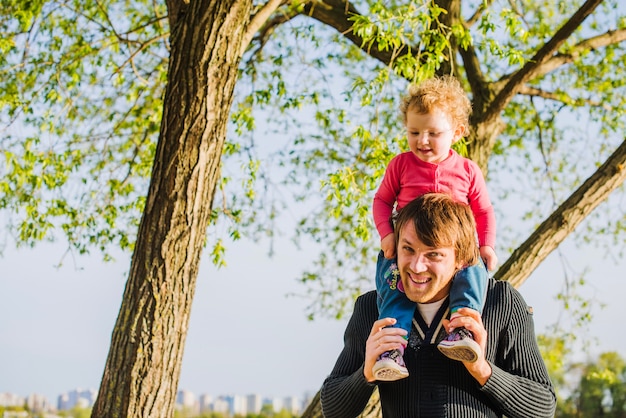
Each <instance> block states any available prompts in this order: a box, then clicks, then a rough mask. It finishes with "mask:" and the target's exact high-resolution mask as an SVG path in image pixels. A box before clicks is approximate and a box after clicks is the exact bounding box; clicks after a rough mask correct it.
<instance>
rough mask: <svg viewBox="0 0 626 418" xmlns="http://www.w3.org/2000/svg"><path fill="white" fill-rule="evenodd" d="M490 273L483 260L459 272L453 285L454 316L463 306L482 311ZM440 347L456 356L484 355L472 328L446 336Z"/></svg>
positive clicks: (471, 358) (466, 358)
mask: <svg viewBox="0 0 626 418" xmlns="http://www.w3.org/2000/svg"><path fill="white" fill-rule="evenodd" d="M487 278H488V273H487V269H486V268H485V266H484V264H483V263H482V262H479V263H477V264H475V265H473V266H469V267H466V268H464V269H462V270H460V271H459V272H457V273H456V275H455V276H454V279H453V280H452V287H451V288H450V318H451V319H452V318H455V317H456V316H458V315H459V314H458V313H457V311H458V310H459V309H461V308H471V309H473V310H475V311H478V312H479V313H481V314H482V311H483V306H484V304H485V297H486V294H487ZM438 348H439V350H440V351H441V352H442V353H443V354H445V355H446V356H448V357H450V358H451V359H453V360H460V361H469V362H474V361H476V360H477V359H478V356H479V355H481V350H480V346H479V345H478V344H477V343H476V342H475V341H474V337H473V335H472V334H471V332H469V331H467V330H466V329H465V328H457V329H455V330H454V331H452V332H451V333H450V334H448V336H447V337H446V338H445V339H444V340H442V341H441V342H440V343H439V345H438Z"/></svg>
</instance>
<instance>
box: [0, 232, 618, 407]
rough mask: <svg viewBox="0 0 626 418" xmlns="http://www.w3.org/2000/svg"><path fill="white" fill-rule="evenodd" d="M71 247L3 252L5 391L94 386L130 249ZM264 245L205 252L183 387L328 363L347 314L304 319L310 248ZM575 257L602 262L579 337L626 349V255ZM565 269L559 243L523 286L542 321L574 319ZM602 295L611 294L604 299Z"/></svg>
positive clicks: (295, 381) (300, 384)
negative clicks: (101, 256) (303, 278)
mask: <svg viewBox="0 0 626 418" xmlns="http://www.w3.org/2000/svg"><path fill="white" fill-rule="evenodd" d="M566 247H567V244H566ZM63 252H64V248H63V247H62V246H60V245H53V244H42V245H40V246H39V247H37V248H35V249H34V250H32V249H20V250H15V249H11V248H7V249H5V252H4V256H3V257H2V258H0V272H2V273H1V276H0V295H2V303H1V304H0V318H2V319H1V320H0V335H2V344H0V392H12V393H16V394H19V395H22V396H26V395H28V394H29V393H35V392H36V393H41V394H44V395H46V396H48V397H49V398H50V400H52V401H54V402H56V396H57V395H59V394H60V393H62V392H66V391H69V390H72V389H75V388H83V389H86V388H94V389H97V387H98V384H99V381H100V377H101V374H102V369H103V367H104V363H105V359H106V355H107V352H108V347H109V339H110V335H111V330H112V327H113V324H114V322H115V319H116V317H117V312H118V309H119V305H120V301H121V297H122V291H123V286H124V281H125V279H126V272H127V270H128V266H129V259H130V257H129V256H128V255H118V257H117V261H116V262H114V263H108V264H103V263H101V262H99V261H98V260H97V257H95V256H94V257H82V258H78V259H76V260H75V261H72V260H71V259H66V260H65V263H64V266H63V267H61V268H60V269H56V268H54V265H55V264H56V263H57V262H58V260H59V259H60V258H61V256H62V255H63ZM266 254H267V246H266V245H263V244H254V243H252V242H249V241H240V242H237V243H235V244H230V246H229V251H228V253H227V263H228V265H227V267H226V268H222V269H220V270H216V269H215V267H213V266H212V265H211V264H210V263H209V262H208V258H207V259H206V260H205V261H204V262H203V263H202V266H201V269H200V273H199V277H198V287H197V292H196V296H195V299H194V305H193V310H192V316H191V322H190V329H189V334H188V338H187V343H186V349H185V357H184V360H183V368H182V374H181V380H180V385H179V388H180V389H186V390H190V391H193V392H194V393H195V394H196V395H200V394H202V393H208V394H212V395H214V396H217V395H224V394H249V393H258V394H261V395H263V396H278V397H283V396H302V395H303V394H304V392H306V391H312V392H315V391H317V390H318V389H319V386H320V385H321V383H322V381H323V379H324V377H325V376H326V375H327V374H328V373H329V372H330V370H331V368H332V366H333V364H334V361H335V359H336V357H337V355H338V354H339V351H340V349H341V347H342V336H343V330H344V327H345V322H346V320H343V321H334V320H330V319H318V320H316V321H314V322H310V321H307V320H306V316H305V312H304V307H305V306H306V304H307V301H306V300H302V299H298V298H294V297H289V298H287V297H286V294H287V293H290V292H298V291H302V290H303V289H302V288H301V287H300V285H299V284H298V283H297V282H296V281H295V278H296V277H297V276H298V273H299V272H300V271H301V269H302V268H303V266H306V265H308V263H310V262H311V261H312V259H313V257H314V256H313V255H312V254H310V253H306V252H305V251H297V250H295V249H294V248H293V246H291V245H289V242H278V243H277V246H276V256H275V257H274V258H272V259H269V258H268V257H267V255H266ZM205 258H206V257H205ZM501 258H504V257H501ZM567 260H568V263H569V264H570V268H572V269H573V270H575V271H582V269H583V268H584V267H585V266H586V265H588V264H590V263H591V264H593V263H595V265H593V268H592V270H591V271H590V272H589V274H588V276H587V278H588V280H589V282H590V284H589V285H587V286H586V287H585V288H584V292H585V295H587V296H590V297H593V298H594V300H596V302H594V305H593V309H592V312H593V314H594V320H593V323H592V326H591V327H590V328H589V330H588V332H585V333H584V334H581V339H583V340H590V339H591V338H594V337H595V338H598V339H599V343H600V345H599V346H597V347H595V348H594V349H593V352H595V353H599V352H601V351H608V350H614V351H618V352H619V353H620V354H621V355H622V356H623V357H625V358H626V351H625V349H624V347H626V334H624V333H623V332H615V325H616V324H617V319H616V318H618V317H619V316H620V315H621V311H618V309H620V306H621V304H622V302H621V301H620V300H619V296H620V295H624V294H626V283H625V282H624V280H623V276H624V275H623V271H624V267H626V263H624V262H621V263H620V264H615V263H613V262H611V261H609V260H606V259H603V258H602V257H601V254H595V253H594V252H593V251H589V250H587V251H584V252H576V251H573V250H570V251H569V252H568V255H567ZM373 268H374V266H372V270H373ZM562 278H563V270H562V267H561V260H560V259H559V258H558V257H557V256H556V255H553V256H551V257H550V258H549V259H548V260H547V261H546V262H545V263H544V264H543V265H542V266H541V267H540V268H539V269H538V270H537V271H536V272H535V273H534V274H533V275H532V276H531V278H530V279H529V280H528V281H527V282H526V283H524V284H523V285H522V287H521V288H520V291H521V293H522V295H523V296H524V297H525V299H526V301H527V302H528V303H529V304H530V305H532V306H533V308H534V311H535V325H536V329H537V331H538V332H543V331H544V330H545V329H546V328H547V327H548V326H549V325H551V324H553V323H554V322H555V321H557V320H561V321H563V322H564V323H567V321H566V318H564V317H563V316H562V314H561V316H559V312H560V310H559V307H560V305H559V303H557V302H556V301H555V299H554V297H555V295H556V293H557V292H558V291H559V290H561V288H562V286H563V279H562ZM600 302H602V303H605V304H607V305H608V306H607V307H606V308H605V309H600V308H599V305H600Z"/></svg>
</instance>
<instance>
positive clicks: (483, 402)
mask: <svg viewBox="0 0 626 418" xmlns="http://www.w3.org/2000/svg"><path fill="white" fill-rule="evenodd" d="M395 231H396V232H395V233H396V243H397V256H398V269H399V272H400V279H401V281H402V285H403V287H404V291H405V293H406V296H407V298H408V299H410V300H411V301H413V302H416V303H417V309H416V310H415V312H416V313H415V317H414V319H413V329H412V331H411V333H410V335H409V336H408V340H407V339H406V331H404V330H402V329H400V328H393V327H387V326H389V325H392V324H393V323H394V321H395V320H394V319H393V318H383V319H380V320H377V318H378V310H377V307H376V292H374V291H372V292H368V293H366V294H364V295H361V296H360V297H359V298H358V299H357V301H356V303H355V308H354V313H353V315H352V318H351V319H350V321H349V323H348V326H347V328H346V332H345V336H344V342H345V345H344V348H343V350H342V352H341V354H340V355H339V358H338V359H337V362H336V364H335V367H334V368H333V371H332V372H331V374H330V375H329V376H328V378H327V379H326V380H325V382H324V384H323V386H322V390H321V403H322V410H323V413H324V417H326V418H349V417H356V416H358V415H359V414H360V413H361V412H362V411H363V409H364V407H365V406H366V404H367V402H368V400H369V398H370V396H371V394H372V391H373V390H374V388H375V387H376V386H378V389H379V392H380V400H381V406H382V413H383V417H385V418H396V417H400V418H416V417H502V416H506V417H509V418H513V417H520V418H529V417H532V418H539V417H553V416H554V411H555V408H556V396H555V394H554V388H553V387H552V383H551V382H550V378H549V376H548V372H547V370H546V367H545V364H544V362H543V359H542V358H541V355H540V353H539V348H538V346H537V342H536V340H535V333H534V324H533V320H532V313H531V311H530V309H529V308H528V307H527V305H526V303H525V302H524V300H523V298H522V296H521V295H520V294H519V293H518V292H517V291H516V290H515V289H514V288H513V287H512V286H511V285H510V284H508V283H507V282H496V281H495V280H493V279H490V280H489V284H488V290H487V298H486V301H485V307H484V310H483V315H482V318H481V316H480V315H479V314H478V313H477V312H475V311H473V310H470V309H464V312H462V314H463V316H461V317H458V318H455V319H454V320H452V321H448V320H447V319H446V318H447V317H448V316H449V312H448V294H449V291H450V287H451V283H452V280H453V278H454V274H455V272H456V271H457V270H459V269H461V268H463V267H464V266H466V265H472V264H475V263H476V262H478V261H479V253H478V248H477V245H476V239H475V232H474V231H475V223H474V218H473V215H472V212H471V210H470V208H469V207H468V206H467V205H464V204H461V203H457V202H454V201H453V200H452V198H450V197H448V196H447V195H443V194H435V193H431V194H426V195H423V196H421V197H419V198H417V199H416V200H414V201H412V202H411V203H409V204H408V205H407V206H405V207H404V208H403V209H402V211H401V212H400V214H399V216H398V219H397V221H396V228H395ZM459 327H465V328H466V329H467V330H469V331H470V332H471V333H472V334H473V335H474V338H475V341H476V342H477V343H478V345H479V346H480V348H481V350H482V353H481V356H479V358H478V360H477V361H476V362H473V363H470V362H460V361H454V360H451V359H449V358H447V357H445V356H444V355H443V354H442V353H441V352H440V351H439V350H438V349H437V344H438V343H439V341H441V340H442V339H443V338H444V337H445V335H446V331H448V332H449V331H452V330H453V329H455V328H459ZM401 345H407V347H406V349H405V354H404V356H405V357H404V360H405V362H406V367H407V369H408V370H409V376H408V377H407V378H405V379H402V380H398V381H395V382H380V381H375V378H374V376H373V374H372V366H373V365H374V363H375V362H376V359H377V358H378V356H379V355H380V354H381V353H383V352H385V351H389V350H394V349H398V348H399V347H400V346H401Z"/></svg>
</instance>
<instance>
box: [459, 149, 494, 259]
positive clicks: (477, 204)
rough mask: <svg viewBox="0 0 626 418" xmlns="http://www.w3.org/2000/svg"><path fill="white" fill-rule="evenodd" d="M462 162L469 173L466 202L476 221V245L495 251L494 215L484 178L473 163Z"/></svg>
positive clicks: (469, 161)
mask: <svg viewBox="0 0 626 418" xmlns="http://www.w3.org/2000/svg"><path fill="white" fill-rule="evenodd" d="M463 161H464V162H465V163H466V164H467V166H468V168H467V170H468V171H469V172H470V173H471V183H470V187H469V190H468V196H467V200H468V202H469V205H470V208H471V209H472V213H473V214H474V220H475V221H476V232H477V233H478V243H479V245H480V246H481V247H482V246H484V245H488V246H490V247H491V248H494V249H495V248H496V215H495V212H494V209H493V205H492V204H491V200H490V199H489V193H488V192H487V184H486V183H485V178H484V177H483V173H482V171H480V168H479V167H478V165H476V164H475V163H474V162H473V161H471V160H468V159H463Z"/></svg>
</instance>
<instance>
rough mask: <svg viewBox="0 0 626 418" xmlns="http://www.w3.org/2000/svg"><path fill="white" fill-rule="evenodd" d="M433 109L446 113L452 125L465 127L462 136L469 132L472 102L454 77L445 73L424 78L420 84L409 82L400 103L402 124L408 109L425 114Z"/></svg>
mask: <svg viewBox="0 0 626 418" xmlns="http://www.w3.org/2000/svg"><path fill="white" fill-rule="evenodd" d="M434 110H440V111H442V112H444V113H445V114H446V115H448V117H449V118H450V121H451V122H452V123H453V125H454V126H463V127H464V128H465V129H464V131H463V132H462V135H463V136H465V135H467V134H468V133H469V115H470V114H471V113H472V103H471V102H470V100H469V99H468V98H467V93H466V92H465V90H463V87H462V86H461V83H459V80H457V79H456V78H455V77H453V76H450V75H445V76H443V77H433V78H429V79H426V80H424V81H423V82H421V83H420V84H411V85H410V86H409V93H408V94H407V95H406V96H405V97H403V98H402V102H401V103H400V112H401V113H402V121H403V123H404V124H406V114H407V112H408V111H413V112H417V113H419V114H426V113H430V112H432V111H434Z"/></svg>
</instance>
